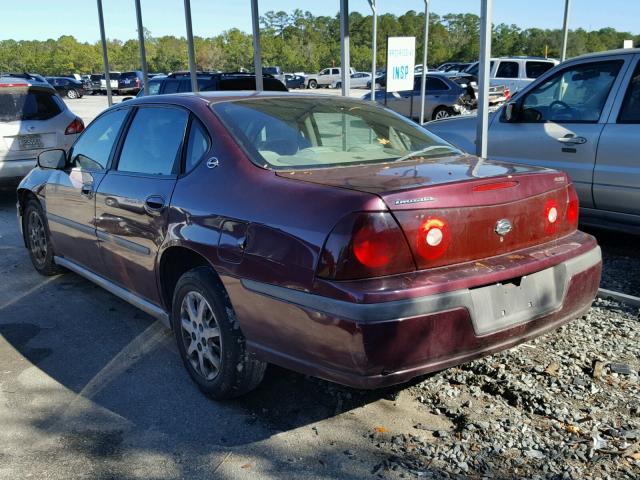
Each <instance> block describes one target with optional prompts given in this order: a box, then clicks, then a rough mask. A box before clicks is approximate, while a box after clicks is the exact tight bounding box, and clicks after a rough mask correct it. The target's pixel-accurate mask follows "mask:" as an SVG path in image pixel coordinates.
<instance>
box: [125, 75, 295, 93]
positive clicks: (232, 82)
mask: <svg viewBox="0 0 640 480" xmlns="http://www.w3.org/2000/svg"><path fill="white" fill-rule="evenodd" d="M263 86H264V89H265V90H270V91H276V92H288V91H289V90H288V89H287V87H285V86H284V84H283V83H282V82H281V81H279V80H277V79H275V78H273V77H272V76H271V75H264V76H263ZM198 88H199V89H200V91H201V92H213V91H217V90H224V91H230V90H255V89H256V76H255V75H253V74H251V73H235V72H233V73H207V72H199V73H198ZM190 91H191V75H190V74H189V72H186V73H184V72H178V73H172V74H170V75H168V76H166V77H156V78H153V79H151V80H150V81H149V95H161V94H166V93H183V92H190ZM143 95H144V91H143V90H140V93H139V94H138V96H139V97H141V96H143Z"/></svg>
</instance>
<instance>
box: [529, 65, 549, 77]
mask: <svg viewBox="0 0 640 480" xmlns="http://www.w3.org/2000/svg"><path fill="white" fill-rule="evenodd" d="M525 68H526V71H527V78H538V77H539V76H540V75H542V74H543V73H545V72H546V71H547V70H551V69H552V68H553V63H551V62H527V63H526V65H525Z"/></svg>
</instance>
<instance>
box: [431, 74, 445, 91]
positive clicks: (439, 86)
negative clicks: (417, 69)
mask: <svg viewBox="0 0 640 480" xmlns="http://www.w3.org/2000/svg"><path fill="white" fill-rule="evenodd" d="M429 90H449V86H448V85H447V84H446V83H444V82H443V81H442V80H440V79H439V78H433V77H427V91H429Z"/></svg>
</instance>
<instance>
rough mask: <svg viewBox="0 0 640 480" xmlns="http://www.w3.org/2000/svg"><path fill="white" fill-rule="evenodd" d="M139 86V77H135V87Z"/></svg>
mask: <svg viewBox="0 0 640 480" xmlns="http://www.w3.org/2000/svg"><path fill="white" fill-rule="evenodd" d="M139 86H140V79H139V78H137V77H136V87H139Z"/></svg>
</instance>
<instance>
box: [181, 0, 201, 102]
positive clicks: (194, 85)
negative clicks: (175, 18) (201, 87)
mask: <svg viewBox="0 0 640 480" xmlns="http://www.w3.org/2000/svg"><path fill="white" fill-rule="evenodd" d="M184 19H185V22H186V23H187V47H188V48H189V73H190V74H191V90H192V91H194V92H197V91H198V73H197V71H196V52H195V49H194V48H193V30H192V27H191V0H184Z"/></svg>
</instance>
